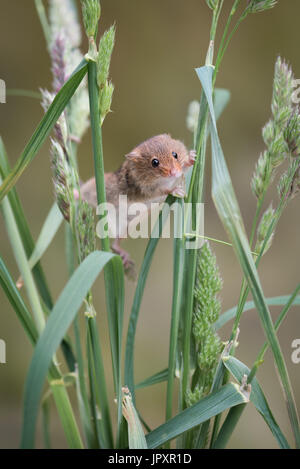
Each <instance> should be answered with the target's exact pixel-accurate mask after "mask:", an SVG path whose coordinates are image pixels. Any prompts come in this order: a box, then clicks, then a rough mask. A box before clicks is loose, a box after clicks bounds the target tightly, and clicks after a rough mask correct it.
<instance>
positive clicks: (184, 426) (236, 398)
mask: <svg viewBox="0 0 300 469" xmlns="http://www.w3.org/2000/svg"><path fill="white" fill-rule="evenodd" d="M248 400H249V399H248V396H247V395H246V394H245V393H244V392H243V391H242V390H241V389H240V388H239V386H238V385H237V384H234V383H228V384H226V385H225V386H223V387H222V388H220V389H219V390H218V391H216V392H214V393H212V394H209V395H208V396H206V397H204V398H203V399H201V400H200V401H199V402H197V404H194V405H193V406H192V407H189V408H188V409H185V410H183V411H182V412H180V413H179V414H177V415H176V416H175V417H173V418H172V419H170V420H168V422H166V423H164V424H163V425H160V426H159V427H158V428H156V429H155V430H153V431H152V432H151V433H149V434H148V435H147V436H146V441H147V445H148V448H158V447H160V446H161V445H163V444H164V443H166V442H167V441H170V440H172V439H173V438H176V437H177V436H179V435H181V434H182V433H184V432H186V431H188V430H191V429H192V428H194V427H196V426H197V425H200V424H201V423H202V422H205V421H207V420H209V419H210V418H212V417H214V416H215V415H217V414H219V413H221V412H224V411H225V410H226V409H229V408H230V407H232V406H235V405H238V404H242V403H246V402H248Z"/></svg>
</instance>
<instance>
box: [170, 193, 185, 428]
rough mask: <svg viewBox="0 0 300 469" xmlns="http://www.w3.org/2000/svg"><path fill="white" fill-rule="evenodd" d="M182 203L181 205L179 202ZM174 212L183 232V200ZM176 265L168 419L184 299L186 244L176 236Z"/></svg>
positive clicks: (179, 227) (179, 229) (171, 402)
mask: <svg viewBox="0 0 300 469" xmlns="http://www.w3.org/2000/svg"><path fill="white" fill-rule="evenodd" d="M178 203H179V204H180V205H179V206H178V205H177V204H178ZM177 204H176V207H178V210H177V209H176V211H175V213H174V226H175V227H176V232H177V233H181V232H183V229H184V227H183V225H184V216H183V200H180V201H178V202H177ZM173 243H174V255H173V257H174V267H173V301H172V314H171V329H170V342H169V363H168V382H167V401H166V420H169V419H170V418H171V416H172V407H173V394H174V381H175V368H176V357H177V344H178V330H179V320H180V307H181V301H182V285H183V282H184V279H183V273H184V269H183V265H184V255H185V250H184V248H185V246H184V239H183V238H174V241H173Z"/></svg>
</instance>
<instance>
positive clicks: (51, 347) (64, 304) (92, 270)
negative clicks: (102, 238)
mask: <svg viewBox="0 0 300 469" xmlns="http://www.w3.org/2000/svg"><path fill="white" fill-rule="evenodd" d="M112 257H113V254H111V253H105V252H101V251H95V252H93V253H92V254H90V255H89V256H88V257H87V258H86V259H85V260H84V261H83V262H82V264H80V266H79V267H78V268H77V269H76V271H75V272H74V274H73V275H72V277H71V279H70V280H69V281H68V283H67V285H66V286H65V288H64V290H63V292H62V293H61V295H60V297H59V299H58V300H57V302H56V304H55V306H54V308H53V310H52V312H51V315H50V316H49V319H48V321H47V324H46V327H45V329H44V331H43V333H42V335H41V337H40V338H39V340H38V343H37V345H36V347H35V351H34V354H33V358H32V361H31V365H30V368H29V372H28V375H27V380H26V385H25V397H24V418H23V429H22V447H23V448H28V447H32V446H33V444H34V435H35V427H36V418H37V413H38V406H39V400H40V396H41V392H42V388H43V384H44V381H45V378H46V375H47V372H48V368H49V365H50V363H51V359H52V357H53V355H54V354H55V352H56V350H57V348H58V346H59V344H60V342H61V340H62V338H63V337H64V335H65V333H66V332H67V330H68V328H69V327H70V325H71V323H72V321H73V320H74V318H75V316H76V314H77V312H78V310H79V308H80V306H81V304H82V301H83V300H84V298H85V296H86V294H87V292H88V291H89V290H90V288H91V287H92V285H93V283H94V282H95V280H96V278H97V276H98V275H99V273H100V272H101V270H102V269H103V267H104V265H106V264H107V262H109V261H111V259H112ZM116 261H119V262H121V261H120V260H119V259H116ZM58 391H59V390H58Z"/></svg>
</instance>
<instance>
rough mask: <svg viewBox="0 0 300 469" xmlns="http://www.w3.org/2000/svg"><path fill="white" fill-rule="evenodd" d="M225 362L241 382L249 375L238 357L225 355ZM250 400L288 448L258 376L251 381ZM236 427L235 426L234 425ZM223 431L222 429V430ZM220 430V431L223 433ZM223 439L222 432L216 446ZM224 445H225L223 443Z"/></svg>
mask: <svg viewBox="0 0 300 469" xmlns="http://www.w3.org/2000/svg"><path fill="white" fill-rule="evenodd" d="M223 363H224V365H225V366H226V368H227V369H228V370H229V371H230V373H231V374H232V376H233V377H234V378H235V379H236V380H237V381H238V382H239V383H241V381H242V378H243V376H244V375H247V376H249V373H250V369H249V368H248V367H247V366H246V365H245V364H244V363H242V362H240V361H239V360H238V359H237V358H235V357H232V356H225V357H223ZM250 401H251V402H253V404H254V405H255V407H256V409H257V410H258V412H259V413H260V414H261V416H262V417H263V419H264V421H265V422H266V424H267V425H268V427H269V428H270V430H271V432H272V433H273V435H274V437H275V438H276V440H277V442H278V444H279V447H280V448H281V449H287V448H289V444H288V442H287V440H286V438H285V436H284V435H283V433H282V431H281V429H280V427H279V425H278V424H277V422H276V420H275V418H274V416H273V414H272V412H271V410H270V407H269V405H268V402H267V400H266V398H265V395H264V393H263V391H262V389H261V387H260V385H259V383H258V381H257V379H256V378H254V379H253V380H252V381H251V394H250ZM242 410H243V409H242ZM233 428H234V427H233ZM221 431H222V430H221ZM221 431H220V433H221ZM221 440H222V433H221V435H220V434H219V436H218V438H217V440H216V443H215V447H220V446H219V444H220V441H221ZM222 446H223V445H222Z"/></svg>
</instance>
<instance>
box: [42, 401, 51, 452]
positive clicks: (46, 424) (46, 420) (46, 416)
mask: <svg viewBox="0 0 300 469" xmlns="http://www.w3.org/2000/svg"><path fill="white" fill-rule="evenodd" d="M42 419H43V420H42V421H43V438H44V447H45V449H51V438H50V399H49V397H47V398H46V399H44V401H43V403H42Z"/></svg>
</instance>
